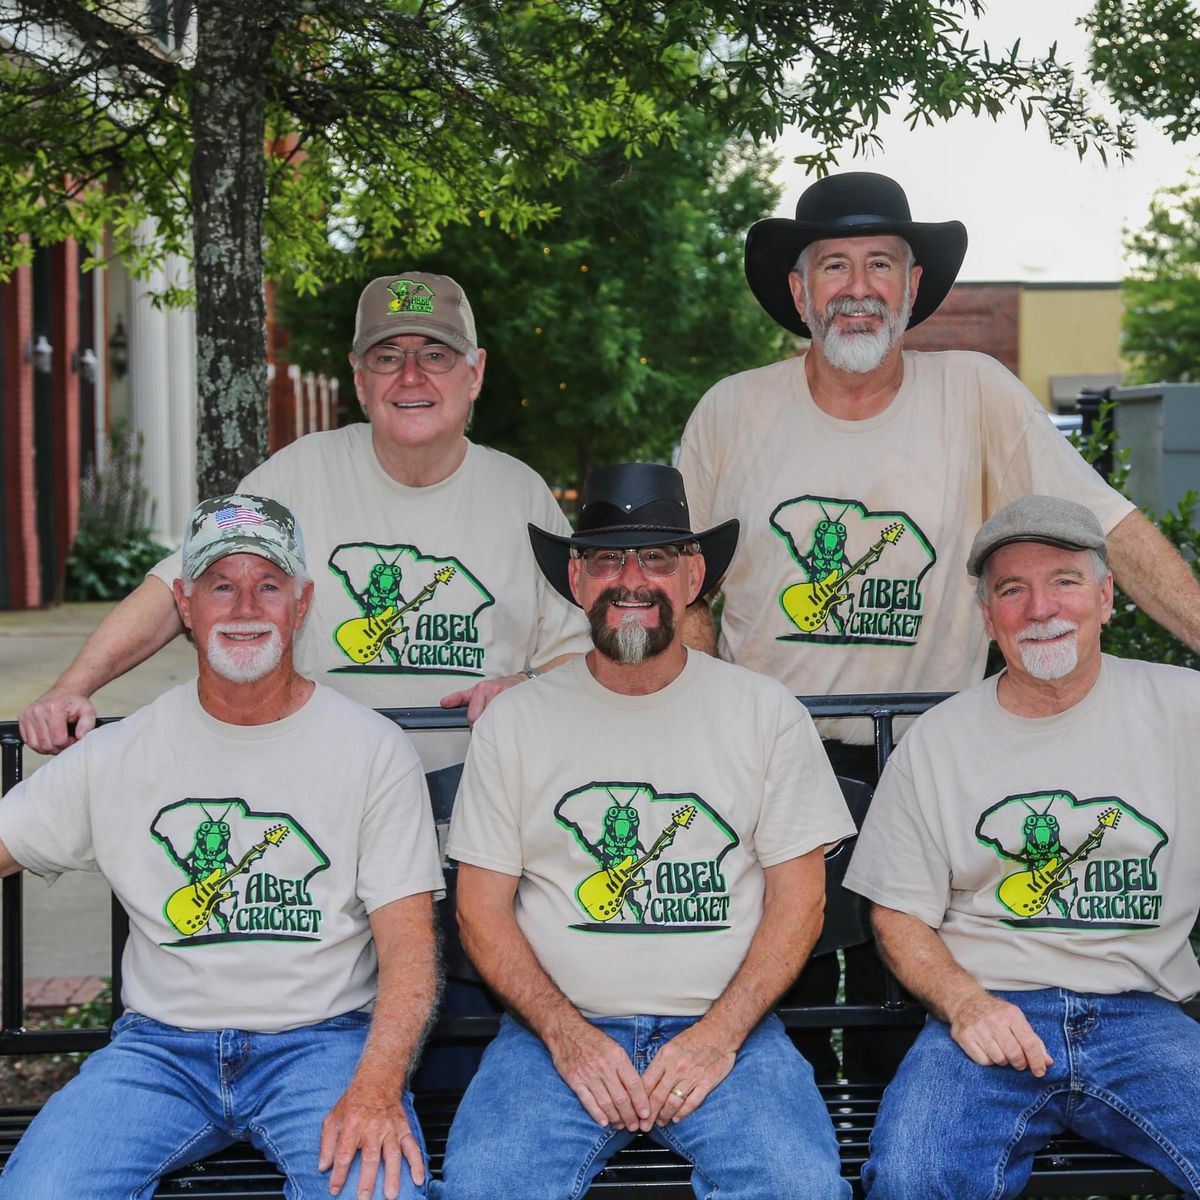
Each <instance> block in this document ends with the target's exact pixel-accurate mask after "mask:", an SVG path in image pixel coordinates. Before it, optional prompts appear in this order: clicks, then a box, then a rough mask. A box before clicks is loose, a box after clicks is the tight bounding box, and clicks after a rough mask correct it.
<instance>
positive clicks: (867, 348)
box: [804, 279, 911, 375]
mask: <svg viewBox="0 0 1200 1200" xmlns="http://www.w3.org/2000/svg"><path fill="white" fill-rule="evenodd" d="M910 293H911V288H910V286H909V281H908V280H907V279H906V280H905V284H904V299H903V300H902V301H901V303H900V308H899V310H898V311H897V312H892V311H891V310H890V309H889V308H888V306H887V305H886V304H885V303H884V302H883V301H882V300H878V299H875V298H874V297H867V298H865V299H862V300H855V299H853V298H852V297H849V296H843V297H842V298H841V299H838V300H831V301H830V302H829V303H828V304H827V305H826V307H825V311H824V312H823V313H817V312H815V311H814V310H813V306H812V302H811V301H810V299H809V296H808V282H807V280H806V281H805V283H804V307H805V311H806V312H808V313H810V314H811V315H810V316H809V320H808V324H809V328H810V329H811V330H812V335H813V341H814V342H816V343H817V344H818V345H819V346H820V347H821V353H822V354H824V355H825V357H826V359H828V361H829V364H830V366H832V367H836V368H837V370H839V371H848V372H850V373H852V374H854V375H866V374H867V373H868V372H870V371H874V370H875V368H876V367H878V366H879V364H880V363H881V362H883V360H884V358H886V357H887V355H888V352H889V351H890V350H891V349H892V347H893V346H894V345H895V344H896V343H897V342H898V341H899V340H900V339H901V338H902V337H903V336H904V330H905V329H906V328H907V326H908V315H909V308H910V307H911V300H910ZM839 315H841V316H849V317H854V316H872V317H882V318H883V324H882V325H880V326H879V328H878V329H874V330H866V329H863V330H845V329H841V328H839V327H838V326H837V325H835V324H834V321H833V318H834V317H836V316H839Z"/></svg>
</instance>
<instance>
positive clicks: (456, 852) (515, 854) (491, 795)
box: [446, 704, 525, 876]
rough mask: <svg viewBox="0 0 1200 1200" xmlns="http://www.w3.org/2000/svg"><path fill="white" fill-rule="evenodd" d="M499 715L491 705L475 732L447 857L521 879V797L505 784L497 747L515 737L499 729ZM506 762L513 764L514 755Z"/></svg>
mask: <svg viewBox="0 0 1200 1200" xmlns="http://www.w3.org/2000/svg"><path fill="white" fill-rule="evenodd" d="M496 714H497V709H496V706H495V705H494V704H493V706H492V707H490V708H488V710H487V711H486V712H485V713H484V714H483V716H482V717H481V718H480V719H479V720H478V721H477V722H476V724H475V728H474V729H473V730H472V733H471V745H470V748H469V749H468V751H467V761H466V763H465V764H464V765H463V776H462V782H461V783H460V784H459V788H458V796H457V798H456V799H455V802H454V815H453V817H452V818H451V822H450V838H449V841H448V843H447V847H446V853H447V855H448V856H449V857H450V858H454V859H457V860H458V861H459V862H465V863H470V864H471V865H472V866H476V867H486V868H487V869H488V870H490V871H499V872H501V873H502V874H504V875H518V876H519V875H521V873H522V871H523V870H524V866H525V856H524V853H523V849H522V845H521V817H520V811H519V804H520V797H519V795H517V794H515V792H516V789H514V788H511V787H509V786H508V783H507V781H506V780H505V778H504V774H503V771H502V767H501V756H500V754H499V751H498V747H497V739H498V738H501V737H510V736H511V732H512V731H511V730H506V729H503V728H500V729H498V728H497V726H498V725H500V724H501V723H500V722H498V721H497V720H496ZM508 757H509V761H510V762H511V761H513V753H512V751H511V750H510V752H509V756H508Z"/></svg>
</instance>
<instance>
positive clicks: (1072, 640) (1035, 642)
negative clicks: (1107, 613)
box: [1017, 617, 1079, 680]
mask: <svg viewBox="0 0 1200 1200" xmlns="http://www.w3.org/2000/svg"><path fill="white" fill-rule="evenodd" d="M1078 628H1079V627H1078V626H1077V625H1072V624H1071V622H1070V621H1067V620H1064V619H1063V618H1062V617H1056V618H1055V619H1054V620H1052V621H1035V622H1034V623H1033V624H1031V625H1026V626H1025V628H1024V629H1022V630H1021V634H1020V637H1019V638H1018V639H1017V644H1018V646H1019V648H1020V651H1021V663H1022V664H1023V666H1024V667H1025V670H1027V671H1028V672H1029V673H1030V675H1032V676H1033V677H1034V679H1045V680H1052V679H1062V678H1063V677H1064V676H1065V675H1070V673H1071V672H1072V671H1073V670H1075V666H1076V664H1077V663H1078V662H1079V638H1078V637H1077V636H1075V631H1076V630H1077V629H1078ZM1064 633H1069V634H1071V635H1072V636H1071V637H1069V638H1067V639H1066V640H1065V641H1057V642H1049V641H1043V640H1041V639H1045V638H1054V637H1058V636H1059V635H1060V634H1064Z"/></svg>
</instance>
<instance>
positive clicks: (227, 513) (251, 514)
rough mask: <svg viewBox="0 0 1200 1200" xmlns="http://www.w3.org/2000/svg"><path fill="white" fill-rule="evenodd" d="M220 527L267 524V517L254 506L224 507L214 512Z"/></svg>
mask: <svg viewBox="0 0 1200 1200" xmlns="http://www.w3.org/2000/svg"><path fill="white" fill-rule="evenodd" d="M213 516H214V518H215V519H216V522H217V528H218V529H230V528H232V527H233V526H235V525H265V524H266V518H265V517H264V516H263V515H262V513H257V512H255V511H254V509H252V508H242V507H241V506H240V505H238V506H236V507H234V508H223V509H221V510H220V511H219V512H216V513H214V514H213Z"/></svg>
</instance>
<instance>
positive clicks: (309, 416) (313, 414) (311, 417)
mask: <svg viewBox="0 0 1200 1200" xmlns="http://www.w3.org/2000/svg"><path fill="white" fill-rule="evenodd" d="M304 399H305V406H304V407H305V415H306V419H305V422H304V432H305V433H313V432H314V431H315V430H317V429H320V426H319V425H318V424H317V377H316V375H315V374H313V372H312V371H306V372H305V373H304Z"/></svg>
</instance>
